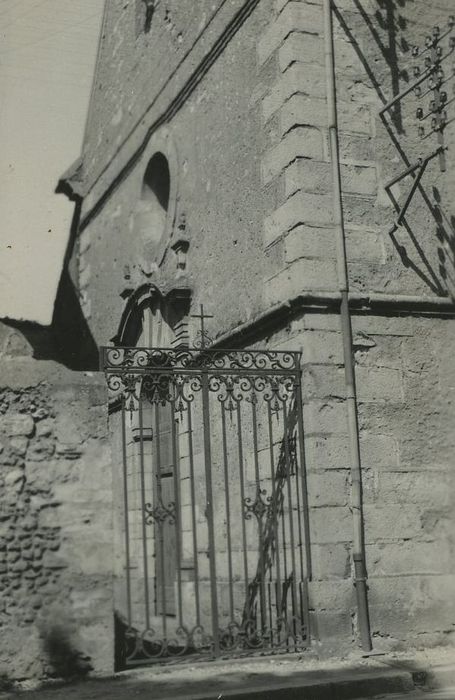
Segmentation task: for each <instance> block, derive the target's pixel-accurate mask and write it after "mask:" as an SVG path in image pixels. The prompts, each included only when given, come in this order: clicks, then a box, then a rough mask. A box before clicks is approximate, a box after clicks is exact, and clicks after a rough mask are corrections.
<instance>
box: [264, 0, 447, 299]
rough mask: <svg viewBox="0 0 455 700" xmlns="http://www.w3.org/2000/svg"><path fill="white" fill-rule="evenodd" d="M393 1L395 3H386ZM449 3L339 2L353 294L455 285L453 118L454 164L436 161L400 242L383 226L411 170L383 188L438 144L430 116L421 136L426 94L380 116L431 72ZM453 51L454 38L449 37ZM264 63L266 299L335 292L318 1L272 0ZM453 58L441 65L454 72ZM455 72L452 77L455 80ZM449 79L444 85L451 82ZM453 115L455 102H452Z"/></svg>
mask: <svg viewBox="0 0 455 700" xmlns="http://www.w3.org/2000/svg"><path fill="white" fill-rule="evenodd" d="M387 8H388V10H387ZM451 9H452V8H451V3H450V2H443V3H439V4H438V6H434V5H428V3H424V2H412V3H410V2H403V3H384V6H383V7H381V8H380V9H378V7H377V4H376V3H374V2H369V0H367V1H363V2H347V3H346V2H336V3H335V12H334V36H335V65H336V83H337V84H336V91H337V110H338V127H339V142H340V158H341V188H342V193H343V213H344V220H345V227H346V237H347V253H348V260H349V276H350V286H351V290H352V291H358V292H365V293H371V292H386V293H389V294H393V293H395V294H396V293H400V294H424V295H432V294H440V295H445V294H447V293H452V292H453V291H454V286H453V283H454V276H453V262H454V255H453V221H454V219H453V217H454V210H453V202H452V198H451V195H450V192H451V190H452V189H453V186H454V169H453V167H451V158H453V155H451V154H453V147H454V145H455V143H454V141H455V124H454V123H450V124H449V125H448V127H447V128H446V130H445V132H444V139H445V144H446V145H447V146H448V148H449V150H448V156H447V158H448V161H447V162H448V167H447V171H446V172H441V171H440V168H439V163H438V159H437V158H435V159H434V160H432V161H431V162H430V164H429V165H428V167H427V170H426V172H425V175H424V176H423V179H422V181H421V182H422V187H421V188H420V190H419V191H418V193H417V194H416V196H415V198H414V199H413V201H412V204H411V206H410V208H409V210H408V214H407V219H406V224H405V225H404V226H402V227H400V228H399V230H398V232H397V233H396V237H395V241H393V240H392V239H391V238H390V237H389V235H388V231H389V229H390V228H391V225H392V223H393V222H394V220H395V219H396V216H397V213H396V207H395V204H396V203H398V204H403V203H404V201H405V199H406V195H407V193H408V192H409V190H410V187H411V185H412V178H411V177H409V176H408V177H407V178H404V179H403V180H402V181H400V183H399V184H398V185H396V186H394V187H393V188H392V190H391V191H390V196H389V195H388V194H387V193H386V192H385V190H384V185H385V184H386V183H387V182H388V181H389V180H390V179H391V178H393V177H394V176H396V175H398V174H400V173H401V172H403V171H404V170H405V169H406V167H407V166H408V165H409V164H410V163H415V162H416V161H417V158H418V157H420V156H425V155H427V154H430V153H431V152H432V151H433V150H434V149H435V148H436V147H437V145H438V140H437V135H436V134H435V133H433V134H432V133H431V129H430V128H429V124H428V120H426V121H425V128H426V134H425V138H424V139H422V138H420V137H419V135H418V126H419V124H420V123H419V121H418V119H417V118H416V116H415V112H416V109H417V107H419V106H422V107H423V108H424V112H425V113H426V112H427V107H428V105H427V102H428V101H429V100H430V99H431V94H430V91H427V92H426V93H425V95H424V98H423V99H422V100H419V99H417V97H416V96H415V95H414V93H413V92H411V93H410V95H408V96H406V98H404V99H403V100H402V101H401V102H400V103H399V106H398V107H394V108H393V109H392V110H390V111H389V112H386V114H385V117H384V119H382V118H381V117H380V115H379V110H380V109H381V108H382V107H383V105H384V104H385V103H386V102H387V101H388V100H390V99H391V98H392V97H393V96H394V95H396V94H397V93H398V92H400V91H401V90H404V89H405V88H406V87H407V85H409V84H410V83H411V82H412V81H413V80H415V77H414V75H413V69H414V67H417V66H419V67H420V68H421V69H422V70H423V68H424V58H425V54H424V55H422V56H421V57H418V58H413V57H412V56H411V48H412V45H413V44H416V45H418V46H421V47H423V46H424V40H425V36H426V35H427V34H428V33H431V30H432V27H433V25H435V24H437V25H439V26H440V27H441V31H443V30H446V28H447V20H448V17H449V15H450V12H451ZM442 45H443V46H444V47H445V48H444V51H446V50H447V39H446V40H445V41H443V42H442ZM257 53H258V62H259V64H260V65H261V66H262V70H263V71H264V73H265V72H267V73H268V75H269V76H272V80H271V81H270V82H269V85H268V89H267V90H266V91H265V92H264V94H263V96H262V99H261V102H262V124H263V127H262V128H263V129H265V131H266V132H267V133H268V134H269V144H268V147H267V148H266V149H265V151H264V153H263V157H262V166H261V167H262V181H263V183H264V185H265V186H267V187H269V188H271V187H272V186H273V185H274V186H275V188H276V191H277V204H278V206H277V207H276V210H275V211H273V212H272V214H271V215H270V216H267V217H266V218H265V222H264V250H265V252H266V254H267V255H269V256H270V259H272V260H273V261H274V262H275V270H274V271H273V274H272V275H271V276H270V277H269V278H268V279H267V280H266V282H265V289H264V302H265V303H268V304H271V303H276V302H278V301H280V300H282V299H283V297H286V296H289V297H292V296H294V295H296V294H298V293H300V292H302V291H304V290H309V291H316V290H333V289H336V288H337V278H336V265H335V257H336V250H335V236H334V230H333V199H332V176H331V157H330V153H329V144H328V128H327V124H328V116H327V101H326V93H327V79H326V71H325V57H324V29H323V8H322V4H321V3H320V2H315V3H310V2H305V1H304V0H289V1H286V2H285V1H283V0H277V2H276V3H275V15H274V18H273V20H272V21H271V22H270V25H269V27H268V29H267V31H266V32H264V34H263V35H262V36H261V37H260V39H259V41H258V52H257ZM449 62H450V59H449V60H448V61H446V62H445V64H444V66H445V71H446V75H449V74H450V71H451V68H450V66H449ZM452 80H453V79H452ZM448 84H450V78H449V79H448V80H447V81H446V83H445V85H444V89H445V88H447V85H448ZM447 109H448V117H449V119H450V118H451V115H452V116H453V108H452V106H451V105H449V106H448V108H447Z"/></svg>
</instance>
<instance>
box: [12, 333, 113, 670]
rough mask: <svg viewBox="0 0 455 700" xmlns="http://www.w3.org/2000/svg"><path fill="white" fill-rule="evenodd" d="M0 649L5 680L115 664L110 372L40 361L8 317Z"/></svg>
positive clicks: (110, 668)
mask: <svg viewBox="0 0 455 700" xmlns="http://www.w3.org/2000/svg"><path fill="white" fill-rule="evenodd" d="M0 359H1V366H0V414H1V418H0V483H1V493H2V498H1V513H0V591H1V604H0V632H1V634H0V640H1V641H0V657H1V659H2V664H1V672H0V673H1V675H2V677H4V678H5V679H23V678H30V677H35V678H37V677H38V678H39V677H47V676H51V677H52V676H56V677H62V676H63V677H71V676H80V675H85V674H86V673H88V672H89V671H92V670H94V671H95V672H96V673H108V672H110V671H112V669H113V662H114V658H113V657H114V653H113V604H112V583H111V578H112V561H113V558H112V505H111V466H110V448H109V443H108V440H107V412H106V398H105V387H104V378H103V377H101V378H100V377H99V376H98V375H96V374H95V375H92V374H89V373H76V372H71V371H68V370H66V369H65V368H64V367H62V366H60V365H58V364H57V363H56V362H52V361H38V360H36V359H34V358H33V350H32V348H31V346H30V345H29V343H28V342H27V340H26V339H25V337H24V336H23V335H22V334H21V333H20V332H19V331H17V330H13V329H10V328H8V327H7V326H3V325H2V326H0Z"/></svg>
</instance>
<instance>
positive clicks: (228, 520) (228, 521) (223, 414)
mask: <svg viewBox="0 0 455 700" xmlns="http://www.w3.org/2000/svg"><path fill="white" fill-rule="evenodd" d="M220 409H221V426H222V431H223V463H224V492H225V503H226V529H227V533H226V535H227V548H228V576H229V610H230V615H231V622H233V621H234V587H233V577H232V542H231V509H230V497H229V471H228V456H227V447H226V410H225V408H224V404H222V403H220Z"/></svg>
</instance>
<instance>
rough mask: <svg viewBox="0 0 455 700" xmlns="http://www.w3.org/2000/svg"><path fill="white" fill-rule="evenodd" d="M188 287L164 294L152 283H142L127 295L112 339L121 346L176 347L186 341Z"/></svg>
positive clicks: (188, 306)
mask: <svg viewBox="0 0 455 700" xmlns="http://www.w3.org/2000/svg"><path fill="white" fill-rule="evenodd" d="M190 303H191V291H190V290H189V289H187V288H183V289H182V288H179V289H171V290H170V291H168V292H167V293H165V294H163V293H162V292H161V291H160V290H159V289H158V287H156V286H155V285H153V284H144V285H141V286H140V287H139V288H138V289H137V290H136V291H135V292H133V294H132V295H131V296H130V297H129V299H128V301H127V303H126V306H125V309H124V311H123V313H122V317H121V319H120V323H119V327H118V330H117V334H116V335H115V336H114V338H112V342H113V343H114V344H115V345H117V346H120V347H122V346H123V347H133V346H138V347H141V346H142V347H155V348H165V347H179V346H184V345H187V344H188V323H187V316H188V313H189V308H190Z"/></svg>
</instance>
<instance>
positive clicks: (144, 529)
mask: <svg viewBox="0 0 455 700" xmlns="http://www.w3.org/2000/svg"><path fill="white" fill-rule="evenodd" d="M142 401H143V399H142V397H141V396H140V397H139V460H140V468H141V510H142V514H141V520H142V556H143V560H144V603H145V620H146V623H147V629H150V601H149V574H148V559H147V557H148V554H147V525H146V521H145V470H144V442H143V438H144V425H143V412H142Z"/></svg>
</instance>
